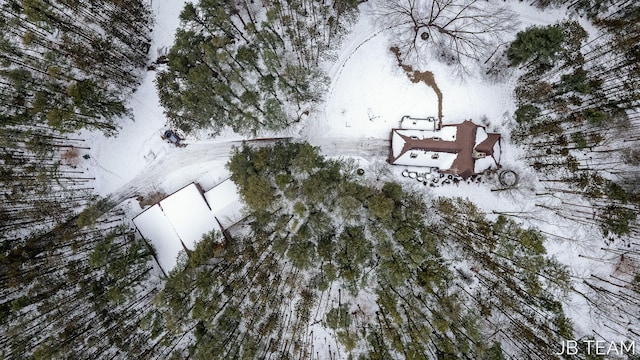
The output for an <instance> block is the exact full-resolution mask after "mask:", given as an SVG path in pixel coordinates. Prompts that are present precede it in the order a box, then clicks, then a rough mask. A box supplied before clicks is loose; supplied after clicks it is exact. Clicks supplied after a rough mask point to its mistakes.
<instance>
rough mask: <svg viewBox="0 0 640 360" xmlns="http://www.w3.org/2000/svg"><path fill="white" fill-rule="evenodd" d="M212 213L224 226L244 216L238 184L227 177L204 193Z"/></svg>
mask: <svg viewBox="0 0 640 360" xmlns="http://www.w3.org/2000/svg"><path fill="white" fill-rule="evenodd" d="M204 198H205V199H206V200H207V203H208V204H209V207H210V208H211V213H212V214H213V216H214V217H215V218H216V219H217V220H218V221H219V222H220V224H221V225H222V226H223V227H225V228H226V227H229V226H231V225H233V224H235V223H237V222H238V221H240V219H241V218H242V213H241V209H242V203H241V202H240V195H239V194H238V188H237V187H236V184H234V183H233V181H231V179H227V180H225V181H223V182H222V183H220V184H219V185H217V186H216V187H214V188H213V189H211V190H209V191H207V192H205V193H204Z"/></svg>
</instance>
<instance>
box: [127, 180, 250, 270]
mask: <svg viewBox="0 0 640 360" xmlns="http://www.w3.org/2000/svg"><path fill="white" fill-rule="evenodd" d="M241 208H242V203H241V202H240V196H239V195H238V189H237V188H236V185H235V184H234V183H233V182H232V181H231V180H225V181H223V182H222V183H221V184H220V185H218V186H216V187H214V188H213V189H211V190H209V191H207V192H205V193H203V192H202V191H200V187H199V186H198V185H196V184H194V183H191V184H189V185H187V186H185V187H183V188H182V189H180V190H178V191H176V192H175V193H173V194H172V195H169V196H168V197H167V198H165V199H164V200H162V201H160V203H159V204H156V205H153V206H152V207H150V208H148V209H147V210H145V211H143V212H142V213H141V214H140V215H138V216H136V217H135V218H134V219H133V223H134V224H135V225H136V227H137V228H138V230H140V233H141V234H142V236H143V237H144V238H145V239H147V240H148V241H150V242H151V243H152V244H153V246H154V248H155V249H156V252H157V256H158V262H159V263H160V266H161V267H162V269H163V270H164V271H166V272H167V273H168V272H169V271H171V269H173V268H174V267H175V266H176V257H177V256H178V252H180V250H182V249H183V248H186V249H189V250H193V249H194V248H195V246H196V243H197V242H198V241H199V240H200V239H202V236H203V235H204V234H207V233H209V232H211V231H213V230H218V231H221V228H220V224H221V225H222V226H223V227H225V228H226V227H229V226H231V225H233V224H235V223H236V222H238V221H239V220H240V219H241V217H242V215H241ZM216 219H217V221H216ZM218 221H219V222H220V224H218Z"/></svg>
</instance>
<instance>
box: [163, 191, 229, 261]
mask: <svg viewBox="0 0 640 360" xmlns="http://www.w3.org/2000/svg"><path fill="white" fill-rule="evenodd" d="M160 207H161V208H162V211H163V212H164V214H165V216H166V217H167V218H168V219H169V222H171V225H172V226H173V228H174V229H176V232H177V233H178V236H179V237H180V239H181V240H182V242H183V243H184V245H185V246H186V247H187V249H193V248H195V245H196V243H197V242H198V240H200V239H202V236H203V235H204V234H206V233H208V232H211V231H212V230H214V229H219V226H218V223H217V222H216V219H215V218H214V217H213V214H212V213H211V210H209V206H208V205H207V202H206V201H205V199H204V197H203V195H202V193H201V192H200V190H199V189H198V187H197V186H196V184H193V183H192V184H189V185H187V186H186V187H184V188H182V189H180V190H178V191H177V192H175V193H174V194H172V195H171V196H169V197H167V198H166V199H164V200H162V201H160Z"/></svg>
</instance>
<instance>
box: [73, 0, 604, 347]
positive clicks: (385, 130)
mask: <svg viewBox="0 0 640 360" xmlns="http://www.w3.org/2000/svg"><path fill="white" fill-rule="evenodd" d="M185 2H186V1H184V0H154V1H153V9H154V13H155V14H156V26H155V29H154V32H153V43H152V47H151V57H152V60H153V58H155V56H156V53H157V52H158V51H160V50H161V49H163V48H168V47H170V46H171V43H172V41H173V35H174V34H175V30H176V28H177V26H178V24H179V20H178V15H179V13H180V11H181V9H182V7H183V6H184V3H185ZM362 6H365V7H366V6H368V5H367V4H366V3H365V4H363V5H362ZM509 6H511V7H512V8H513V10H514V11H515V12H516V13H517V14H518V16H519V18H520V20H521V23H520V28H518V29H514V36H515V33H516V32H517V31H518V30H519V29H522V28H524V27H527V26H530V25H536V24H550V23H555V22H557V21H560V20H562V19H565V18H567V16H566V15H565V11H564V10H563V9H558V10H555V11H544V12H541V11H538V10H537V9H535V8H533V7H531V6H528V5H527V4H526V3H521V2H509ZM581 23H583V25H585V24H586V22H585V21H583V20H581ZM585 27H586V28H587V30H591V29H592V28H591V27H589V26H585ZM391 44H392V42H391V41H390V39H389V38H388V36H387V34H386V33H385V32H379V31H377V30H376V28H375V25H374V24H373V23H372V21H371V20H370V19H368V18H367V16H366V12H364V13H363V15H362V16H361V19H360V21H359V22H358V23H357V24H356V25H355V26H354V28H353V32H352V34H350V35H349V36H347V37H346V39H345V42H344V44H343V46H342V49H341V51H340V53H339V54H338V60H337V61H335V62H334V63H331V64H327V66H326V67H327V68H326V70H327V72H328V74H329V75H330V78H331V84H330V88H329V92H328V94H327V95H326V99H325V103H324V104H323V105H322V106H321V107H320V108H319V111H318V112H317V113H315V114H312V115H311V116H310V117H309V118H308V119H307V122H306V124H304V125H303V127H302V128H301V129H300V132H299V134H298V135H296V136H298V137H299V138H300V139H304V140H308V141H309V142H311V143H312V144H314V145H317V146H321V147H322V149H323V152H324V153H325V154H326V155H328V156H346V157H357V158H358V159H361V161H360V163H361V164H365V165H366V164H367V163H370V164H378V163H380V162H381V161H382V160H384V159H385V158H386V157H387V155H388V151H389V143H388V141H387V140H388V139H389V135H390V130H391V129H392V128H393V127H398V125H399V122H400V119H401V117H402V116H404V115H411V116H415V117H427V116H434V117H436V116H437V115H438V114H437V111H438V104H437V97H436V95H435V93H434V91H433V90H432V89H431V88H429V87H427V86H426V85H425V84H423V83H412V82H410V81H409V79H408V78H407V76H406V74H405V73H404V72H403V70H402V69H400V68H399V67H398V65H397V61H396V59H395V58H394V56H393V54H392V53H391V52H390V51H389V47H390V46H391ZM416 70H419V71H431V72H432V73H433V74H434V77H435V81H436V82H437V84H438V86H439V88H440V90H441V91H442V93H443V104H442V105H443V115H444V117H443V121H444V122H445V123H457V122H461V121H463V120H465V119H472V120H474V122H476V123H479V124H484V125H486V126H487V127H488V130H489V131H494V132H501V133H503V134H504V135H506V136H504V138H503V142H502V149H503V154H502V158H501V164H502V165H503V167H504V168H509V169H513V170H515V171H516V172H518V173H519V174H520V178H521V182H520V185H519V187H518V189H517V190H511V191H492V189H494V190H495V188H496V187H497V184H496V183H482V184H478V183H472V184H467V183H460V184H459V185H457V186H454V185H450V186H441V187H436V188H431V187H428V186H423V185H421V184H418V183H417V182H416V181H414V180H409V179H404V178H402V177H401V176H400V173H401V172H402V170H403V168H402V167H395V168H394V169H393V172H394V178H395V179H396V180H398V181H401V182H402V183H403V184H406V186H407V187H413V188H415V189H417V190H419V191H424V192H425V194H427V196H461V197H466V198H469V199H470V200H471V201H473V202H474V203H476V204H478V205H479V206H480V207H481V208H482V209H483V210H484V211H485V212H486V213H487V214H489V215H490V216H494V213H495V212H500V213H508V214H516V213H517V214H519V215H521V216H520V219H521V220H522V221H525V222H526V223H527V224H530V225H535V226H538V227H540V228H541V229H542V231H544V232H545V233H549V234H553V235H555V236H551V237H550V240H549V242H548V251H549V253H550V254H552V255H554V256H557V257H558V259H560V260H561V261H562V262H564V263H565V264H569V265H570V266H571V269H572V273H573V274H574V276H576V277H581V276H587V275H588V274H590V273H591V272H592V271H593V269H594V268H595V266H596V265H595V264H596V263H595V262H591V261H590V260H588V259H587V258H585V257H580V255H581V254H593V248H594V247H595V248H599V247H600V246H601V245H602V244H600V243H595V244H594V240H595V238H596V237H595V236H594V235H593V234H594V233H597V229H591V228H587V227H584V226H578V225H576V224H575V223H568V222H566V221H562V220H560V219H558V218H556V217H554V214H553V213H552V212H550V211H547V210H544V209H542V208H540V207H538V206H536V201H539V199H538V198H537V197H536V196H535V193H536V191H538V190H539V184H538V183H537V181H536V174H535V173H533V172H532V170H531V169H529V168H527V167H525V166H524V165H522V161H521V160H520V156H521V150H519V149H518V148H516V147H514V146H513V145H512V144H510V143H509V139H508V130H507V128H506V126H507V125H508V123H509V122H510V121H511V117H510V114H512V113H513V111H514V110H515V105H514V100H513V96H512V93H513V88H514V86H515V78H516V76H510V77H508V80H507V81H506V82H495V81H492V80H489V79H487V78H485V77H483V76H480V75H477V76H469V77H466V78H464V79H461V78H460V77H459V76H458V75H456V73H455V72H454V71H453V70H452V69H451V68H450V67H448V66H447V65H444V64H442V63H439V62H435V61H434V62H432V63H430V64H429V66H428V68H424V69H416ZM154 77H155V72H154V71H149V72H146V73H145V76H144V79H143V82H142V85H141V86H140V88H139V89H138V91H136V93H135V94H133V97H132V99H131V101H130V104H129V105H130V106H131V107H132V109H133V120H124V121H123V123H122V128H121V130H120V132H119V134H118V135H117V136H116V137H112V138H105V137H103V136H102V135H101V134H98V133H87V134H84V136H85V138H87V140H88V142H89V143H90V146H91V150H88V151H87V154H89V155H90V159H88V160H83V161H85V163H84V165H85V166H86V168H87V169H88V172H89V173H90V174H92V176H94V177H95V178H96V182H95V188H96V191H97V193H99V194H100V195H103V196H111V197H112V198H113V199H114V200H117V201H124V200H125V199H127V198H131V197H134V196H138V195H143V196H147V195H149V194H152V193H154V192H158V191H162V192H164V193H167V194H169V193H172V192H174V191H176V190H177V189H179V188H181V187H183V186H185V185H187V184H189V183H191V182H194V181H196V182H198V183H200V185H202V187H203V188H204V189H205V190H207V189H209V188H211V187H213V186H214V185H216V184H218V183H220V182H221V181H222V180H224V179H226V178H227V177H228V176H229V174H228V171H227V170H226V169H225V168H224V163H225V162H226V161H227V159H228V157H229V154H230V150H231V147H232V146H233V145H237V144H239V142H238V140H240V139H241V137H239V136H238V135H235V134H230V133H225V135H223V136H221V137H218V138H216V139H213V140H207V141H190V143H189V145H188V146H187V147H185V148H177V147H175V146H173V145H170V144H168V143H166V142H164V141H163V140H162V139H161V138H160V135H161V134H162V131H163V130H164V129H166V123H167V120H166V118H165V116H164V114H163V112H162V108H161V107H160V105H159V101H158V95H157V92H156V90H155V85H154ZM296 131H297V129H296ZM141 210H142V209H140V208H139V206H137V205H136V206H130V212H131V214H132V215H135V214H136V212H139V211H141ZM598 264H600V263H598ZM598 266H601V265H598ZM612 269H613V265H612V266H611V268H604V267H601V268H600V271H601V272H602V273H607V272H609V273H610V272H611V271H612ZM566 311H567V313H568V314H569V315H571V317H572V318H573V319H574V322H575V325H576V330H577V333H578V335H581V334H587V333H591V330H592V329H597V331H598V332H599V333H601V334H608V333H609V332H608V331H606V330H607V329H605V328H603V326H602V324H601V323H598V321H597V319H591V317H590V314H589V313H588V311H589V308H588V307H587V306H586V304H585V302H584V300H582V298H580V297H579V296H574V297H573V298H572V300H571V302H570V304H569V306H566ZM316 330H317V329H316ZM317 331H319V330H317ZM612 338H614V337H612ZM319 345H320V344H318V346H319Z"/></svg>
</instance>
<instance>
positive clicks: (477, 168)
mask: <svg viewBox="0 0 640 360" xmlns="http://www.w3.org/2000/svg"><path fill="white" fill-rule="evenodd" d="M404 119H405V118H403V120H404ZM410 119H411V118H409V120H410ZM434 123H436V122H434ZM499 155H500V134H496V133H487V132H486V130H485V128H484V127H483V126H481V125H477V124H474V123H473V122H471V121H470V120H465V121H464V122H462V123H460V124H451V125H442V126H440V125H439V124H438V126H436V127H435V128H434V129H433V130H424V129H416V128H410V129H404V128H400V129H392V130H391V149H390V154H389V159H388V160H387V161H388V162H389V163H390V164H392V165H405V166H416V167H430V168H437V169H438V170H439V171H440V172H442V173H445V174H453V175H459V176H460V177H462V178H464V179H467V178H468V177H470V176H471V175H476V174H481V173H482V172H484V171H485V170H487V169H489V168H492V167H497V166H498V164H499Z"/></svg>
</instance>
